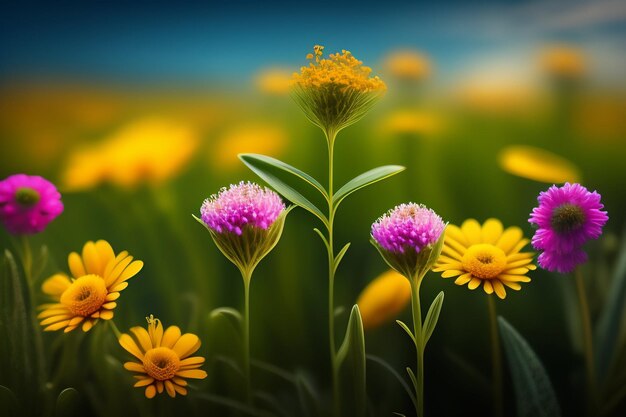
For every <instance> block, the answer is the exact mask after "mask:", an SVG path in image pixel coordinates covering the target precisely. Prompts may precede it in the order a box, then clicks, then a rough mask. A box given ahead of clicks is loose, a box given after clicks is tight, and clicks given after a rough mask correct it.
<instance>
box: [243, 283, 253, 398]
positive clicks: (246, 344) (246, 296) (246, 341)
mask: <svg viewBox="0 0 626 417" xmlns="http://www.w3.org/2000/svg"><path fill="white" fill-rule="evenodd" d="M251 278H252V273H251V272H250V273H246V274H243V323H242V325H243V326H242V327H243V372H244V376H245V383H246V402H247V403H248V404H252V383H251V378H250V280H251Z"/></svg>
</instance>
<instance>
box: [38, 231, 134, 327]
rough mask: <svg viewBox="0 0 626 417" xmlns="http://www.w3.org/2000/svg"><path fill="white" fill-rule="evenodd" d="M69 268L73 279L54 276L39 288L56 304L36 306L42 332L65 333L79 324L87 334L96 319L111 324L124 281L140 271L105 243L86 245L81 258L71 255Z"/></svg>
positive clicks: (126, 283) (125, 255)
mask: <svg viewBox="0 0 626 417" xmlns="http://www.w3.org/2000/svg"><path fill="white" fill-rule="evenodd" d="M68 264H69V268H70V271H71V273H72V277H68V276H67V275H66V274H63V273H60V274H55V275H53V276H51V277H50V278H48V279H47V280H46V281H45V282H44V283H43V285H42V287H41V289H42V290H43V292H44V293H45V294H47V295H49V296H51V297H52V298H53V299H55V301H56V303H51V304H43V305H41V306H39V308H40V309H41V310H43V311H42V312H41V313H39V315H38V316H37V318H38V319H39V320H41V323H40V324H41V325H42V326H46V327H45V328H44V331H54V330H60V329H64V331H65V332H66V333H67V332H70V331H72V330H74V329H75V328H77V327H78V326H79V325H81V324H82V329H83V331H85V332H87V331H89V330H90V329H91V328H92V327H93V326H94V325H95V324H96V323H97V322H98V320H99V319H102V320H111V319H112V318H113V310H114V309H115V307H117V303H116V302H115V300H117V299H118V298H119V296H120V291H122V290H123V289H124V288H126V287H127V286H128V282H126V281H127V280H129V279H130V278H132V277H134V276H135V275H136V274H137V273H138V272H139V271H140V270H141V268H143V262H142V261H133V257H132V256H130V255H129V254H128V252H126V251H123V252H121V253H119V254H118V255H117V256H116V255H115V253H114V252H113V248H112V247H111V245H110V244H109V242H107V241H105V240H99V241H97V242H95V243H94V242H91V241H90V242H87V243H86V244H85V246H84V247H83V252H82V256H81V255H79V254H78V253H76V252H72V253H70V255H69V257H68Z"/></svg>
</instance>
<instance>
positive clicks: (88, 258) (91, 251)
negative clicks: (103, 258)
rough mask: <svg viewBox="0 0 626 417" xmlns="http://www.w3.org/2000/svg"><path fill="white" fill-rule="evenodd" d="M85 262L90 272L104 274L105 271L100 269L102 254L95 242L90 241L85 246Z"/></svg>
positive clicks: (86, 268)
mask: <svg viewBox="0 0 626 417" xmlns="http://www.w3.org/2000/svg"><path fill="white" fill-rule="evenodd" d="M83 262H84V264H85V270H86V271H87V273H88V274H96V275H101V274H102V272H103V271H102V270H100V256H99V255H98V250H97V249H96V244H95V243H93V242H91V241H90V242H87V243H85V246H83Z"/></svg>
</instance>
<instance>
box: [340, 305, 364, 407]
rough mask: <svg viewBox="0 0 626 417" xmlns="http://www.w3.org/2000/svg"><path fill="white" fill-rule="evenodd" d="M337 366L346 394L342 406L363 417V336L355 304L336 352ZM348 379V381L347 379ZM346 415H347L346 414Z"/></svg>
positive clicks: (359, 316)
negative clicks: (346, 406)
mask: <svg viewBox="0 0 626 417" xmlns="http://www.w3.org/2000/svg"><path fill="white" fill-rule="evenodd" d="M336 360H337V366H338V367H339V368H340V369H341V371H342V372H341V376H343V377H344V378H345V379H344V378H341V379H342V382H343V383H342V387H343V388H344V390H345V391H346V392H344V393H343V395H342V398H345V401H344V403H345V404H344V405H348V404H349V406H350V414H349V415H353V416H364V415H365V410H366V405H367V395H366V385H365V335H364V334H363V321H362V320H361V312H360V311H359V307H358V306H357V305H356V304H355V305H354V306H353V307H352V311H351V312H350V318H349V319H348V328H347V330H346V335H345V337H344V339H343V343H342V344H341V347H340V348H339V351H338V352H337V358H336ZM347 377H349V379H348V378H347ZM346 415H347V414H346Z"/></svg>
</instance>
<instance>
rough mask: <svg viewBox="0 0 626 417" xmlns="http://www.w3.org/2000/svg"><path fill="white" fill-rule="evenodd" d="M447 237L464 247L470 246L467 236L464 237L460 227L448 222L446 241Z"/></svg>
mask: <svg viewBox="0 0 626 417" xmlns="http://www.w3.org/2000/svg"><path fill="white" fill-rule="evenodd" d="M448 238H451V239H454V240H456V241H457V242H458V243H459V244H461V245H463V246H464V247H465V248H468V247H470V244H469V242H468V241H467V237H465V235H464V234H463V232H462V231H461V229H459V227H458V226H455V225H453V224H449V225H448V227H446V241H447V240H448Z"/></svg>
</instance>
